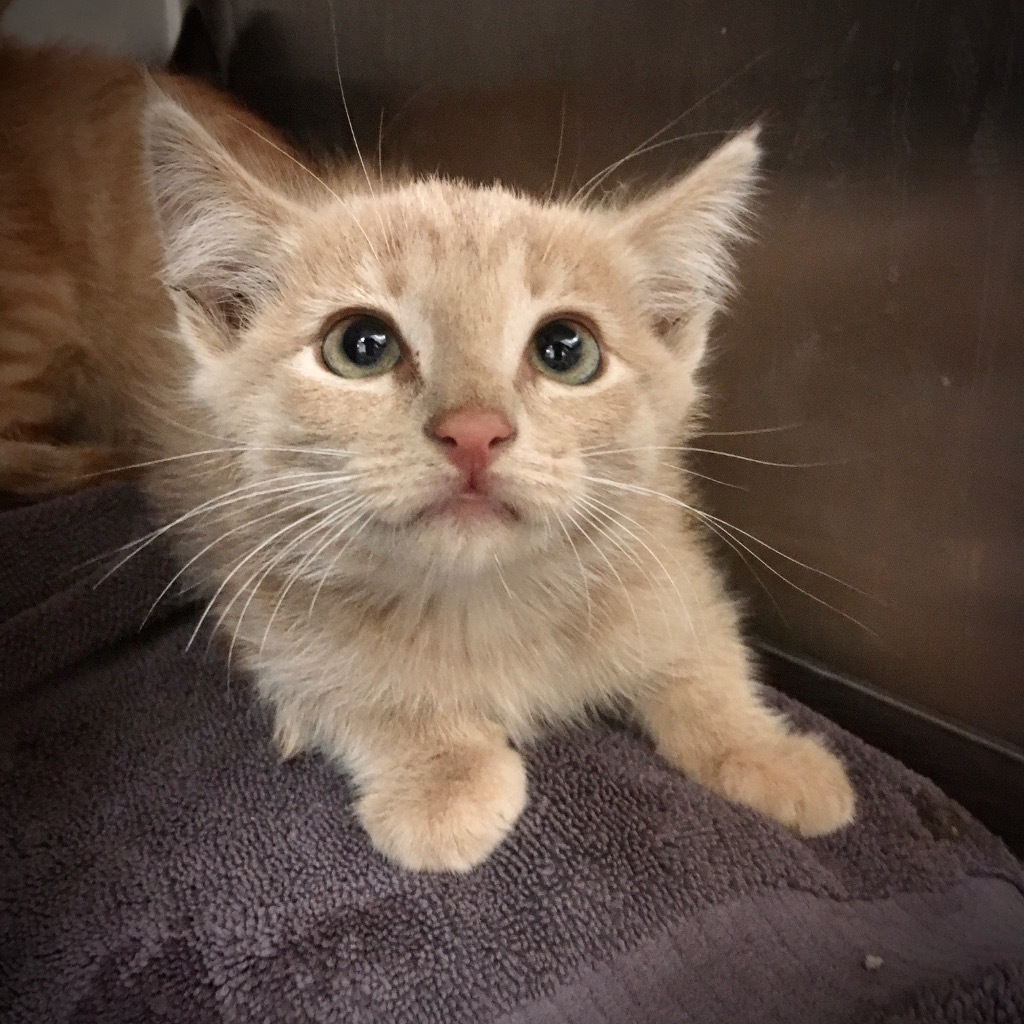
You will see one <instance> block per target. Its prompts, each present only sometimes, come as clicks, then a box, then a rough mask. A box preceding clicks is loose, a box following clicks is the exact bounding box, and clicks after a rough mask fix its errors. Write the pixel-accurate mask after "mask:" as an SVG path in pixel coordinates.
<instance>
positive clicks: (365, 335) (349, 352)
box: [341, 317, 391, 367]
mask: <svg viewBox="0 0 1024 1024" xmlns="http://www.w3.org/2000/svg"><path fill="white" fill-rule="evenodd" d="M390 341H391V331H390V328H389V327H388V326H387V324H385V323H383V322H382V321H380V320H377V319H375V318H373V317H360V318H359V319H358V320H353V321H352V323H351V324H350V325H349V326H348V327H347V328H346V329H345V333H344V334H343V335H342V339H341V347H342V349H343V350H344V352H345V355H346V356H348V358H349V359H350V360H351V361H352V363H353V365H355V366H360V367H367V366H374V365H376V364H377V363H379V362H380V360H381V358H382V357H383V356H384V353H385V352H386V351H387V347H388V344H389V342H390Z"/></svg>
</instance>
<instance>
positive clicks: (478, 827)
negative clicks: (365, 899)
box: [356, 744, 526, 872]
mask: <svg viewBox="0 0 1024 1024" xmlns="http://www.w3.org/2000/svg"><path fill="white" fill-rule="evenodd" d="M525 805H526V770H525V768H524V766H523V761H522V758H521V757H520V756H519V755H518V754H517V753H516V752H515V751H514V750H512V749H510V748H509V747H507V746H504V745H498V744H494V745H485V744H478V745H466V746H462V747H458V748H455V749H452V750H447V751H445V752H443V753H440V754H437V755H436V756H434V757H433V758H430V759H429V760H427V761H425V762H424V763H423V764H421V765H417V766H416V767H415V768H413V769H410V770H406V771H404V772H402V773H400V774H397V775H388V776H385V777H383V778H378V779H376V780H375V781H374V782H373V783H372V784H370V785H369V786H368V787H367V788H366V789H365V792H364V795H363V796H362V798H361V799H360V800H359V802H358V803H357V805H356V813H357V814H358V815H359V820H360V821H361V822H362V824H363V827H364V828H365V829H366V831H367V833H368V834H369V836H370V839H371V840H372V841H373V844H374V845H375V846H376V847H377V849H378V850H379V851H380V852H381V853H382V854H384V856H385V857H388V858H389V859H390V860H393V861H394V862H395V863H396V864H398V865H399V866H401V867H404V868H408V869H410V870H412V871H459V872H462V871H469V870H470V869H471V868H474V867H476V865H477V864H479V863H480V862H481V861H483V860H485V859H486V858H487V857H488V855H489V854H490V853H491V852H492V851H493V850H494V848H495V847H496V846H497V845H498V844H499V843H500V842H501V841H502V840H503V839H504V838H505V836H506V835H507V834H508V833H509V831H510V830H511V829H512V826H513V825H514V824H515V822H516V819H517V818H518V817H519V815H520V814H521V813H522V810H523V807H524V806H525Z"/></svg>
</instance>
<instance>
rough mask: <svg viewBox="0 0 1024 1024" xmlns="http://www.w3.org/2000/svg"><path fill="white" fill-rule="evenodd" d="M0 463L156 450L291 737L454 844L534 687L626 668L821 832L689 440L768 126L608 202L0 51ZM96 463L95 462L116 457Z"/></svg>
mask: <svg viewBox="0 0 1024 1024" xmlns="http://www.w3.org/2000/svg"><path fill="white" fill-rule="evenodd" d="M0 102H2V104H3V109H4V112H5V114H4V121H3V124H2V126H0V176H2V182H3V187H2V189H0V261H2V262H0V409H2V413H0V438H3V440H0V487H3V488H6V489H9V490H15V491H21V492H24V493H39V492H44V491H47V490H55V489H60V488H64V487H68V486H72V485H76V484H81V483H84V482H88V481H89V480H91V479H95V477H93V476H91V475H90V474H94V473H95V472H96V471H97V470H98V469H100V468H103V467H105V466H109V467H124V466H126V465H128V464H129V463H138V462H150V461H153V460H160V461H156V462H154V464H153V465H150V466H148V467H143V473H144V485H145V487H146V488H147V490H148V491H149V493H150V495H151V496H152V499H153V501H154V504H155V507H156V508H157V509H158V510H159V512H160V514H161V515H162V516H163V518H164V520H165V521H166V523H168V524H173V525H171V526H170V529H169V533H170V535H171V536H172V537H173V538H174V542H175V544H176V545H177V548H178V551H179V552H180V555H181V558H182V561H183V564H185V565H187V573H188V577H189V578H190V579H191V580H193V581H195V582H198V583H199V584H200V585H201V586H202V587H203V588H204V590H205V592H206V594H207V596H208V597H209V598H210V601H211V604H210V608H209V615H208V617H207V621H212V622H214V623H216V624H217V629H218V630H219V632H220V634H221V635H222V636H224V637H225V639H226V640H227V641H229V642H230V643H231V645H232V648H233V652H234V656H235V658H236V659H240V660H241V661H242V662H243V663H244V664H245V666H246V667H247V668H248V670H249V671H250V672H251V674H252V675H253V677H254V679H255V682H256V686H257V687H258V690H259V692H260V693H261V694H262V695H263V697H264V698H265V699H266V700H268V701H269V702H270V704H271V705H272V707H273V709H274V713H275V716H276V731H277V741H278V743H279V745H280V747H281V749H282V750H283V751H284V752H285V753H286V754H289V753H293V752H295V751H297V750H300V749H317V750H320V751H322V752H323V753H324V754H325V755H326V756H327V757H329V758H331V759H333V760H334V761H336V762H337V763H338V764H339V765H340V766H342V767H343V768H344V770H345V771H347V772H348V773H349V774H350V776H351V777H352V779H353V781H354V783H355V786H356V789H357V793H358V797H357V804H356V810H357V813H358V815H359V817H360V820H361V821H362V822H363V824H364V826H365V827H366V829H367V831H368V833H369V835H370V837H371V839H372V840H373V842H374V844H375V845H376V846H377V848H378V849H379V850H380V851H381V852H382V853H384V854H385V855H387V856H388V857H390V858H392V859H393V860H394V861H396V862H397V863H398V864H401V865H404V866H406V867H409V868H415V869H425V870H456V871H460V870H467V869H469V868H471V867H473V866H474V865H475V864H477V863H479V862H480V861H481V860H483V859H484V858H485V857H487V856H488V854H489V853H490V852H491V851H492V850H493V849H494V848H495V847H496V846H497V845H498V844H499V843H500V842H501V840H502V839H503V838H504V837H505V836H506V834H507V833H508V832H509V831H510V830H511V829H512V827H513V826H514V823H515V821H516V819H517V817H518V816H519V814H520V812H521V811H522V810H523V807H524V805H525V803H526V799H527V776H526V771H525V768H524V762H523V758H522V755H521V754H520V753H519V752H518V751H517V750H516V749H514V748H513V746H512V745H511V743H515V744H517V745H522V744H524V743H525V742H526V741H528V740H529V739H530V737H532V736H533V735H534V734H535V732H536V730H537V728H538V727H539V726H541V725H543V724H545V723H553V722H558V721H563V720H566V719H569V718H574V717H578V716H579V715H581V714H582V713H583V712H584V711H585V710H586V709H587V708H591V707H596V706H609V705H613V706H617V707H622V706H628V707H629V708H631V709H632V710H633V712H635V714H636V716H637V718H638V720H639V721H640V722H641V723H642V724H643V725H644V726H645V728H646V729H647V730H648V731H649V732H650V734H651V736H652V737H653V739H654V741H655V743H656V744H657V747H658V749H659V750H660V751H661V752H662V754H663V755H664V756H665V757H666V758H668V759H669V760H670V761H671V762H673V763H674V764H676V765H677V766H678V767H679V768H680V769H682V770H683V771H684V772H686V773H687V774H689V775H690V776H692V777H693V778H694V779H697V780H698V781H700V782H701V783H703V784H704V785H706V786H708V787H709V788H711V789H712V790H714V791H716V792H718V793H721V794H723V795H724V796H726V797H728V798H729V799H731V800H734V801H738V802H739V803H742V804H745V805H747V806H749V807H752V808H755V809H756V810H758V811H761V812H763V813H765V814H768V815H771V816H772V817H774V818H776V819H777V820H779V821H781V822H783V823H785V824H786V825H788V826H790V827H792V828H794V829H796V830H797V831H799V832H801V833H802V834H805V835H817V834H821V833H825V832H829V831H831V830H833V829H835V828H838V827H840V826H842V825H844V824H845V823H846V822H848V821H849V820H850V819H851V817H852V814H853V806H854V797H853V792H852V790H851V788H850V786H849V783H848V781H847V779H846V775H845V773H844V770H843V768H842V766H841V764H840V763H839V761H838V760H837V759H836V758H835V757H834V756H833V755H832V754H830V753H829V752H828V751H827V750H826V749H825V748H824V747H823V746H822V744H821V743H820V742H819V741H818V740H817V739H815V738H813V737H810V736H804V735H798V734H795V733H793V732H792V731H791V730H790V728H789V727H788V726H787V724H786V722H785V721H784V720H783V719H782V718H781V717H780V716H778V715H776V714H774V713H772V712H771V711H769V710H767V709H766V708H765V706H764V705H763V704H762V702H761V700H760V698H759V696H758V694H757V690H756V686H755V684H754V682H753V669H752V667H751V664H750V659H749V657H748V654H747V652H746V650H745V648H744V645H743V643H742V640H741V637H740V630H739V624H738V614H737V610H736V608H735V606H734V603H733V601H732V600H731V599H730V597H729V596H728V595H727V594H726V592H725V590H724V588H723V585H722V583H721V581H720V579H719V575H718V573H717V572H716V571H715V569H714V568H713V566H712V564H711V562H710V561H709V558H708V555H707V553H706V551H705V548H704V545H703V544H702V541H701V537H700V534H699V531H698V529H697V525H696V521H695V518H694V516H692V515H690V514H689V513H688V511H687V506H688V505H690V504H692V499H691V497H690V496H689V494H688V491H687V486H686V478H685V476H684V474H683V473H682V472H681V471H680V469H679V468H677V467H676V465H675V461H676V459H675V454H676V453H675V452H674V451H673V450H672V449H673V447H674V446H678V445H681V444H683V443H684V442H685V440H686V438H687V436H688V432H689V431H690V430H692V424H693V417H694V412H695V408H696V404H697V401H698V397H699V395H698V388H697V385H696V384H695V379H694V376H695V373H696V371H697V369H698V366H699V364H700V362H701V358H702V356H703V353H704V348H705V344H706V338H707V332H708V328H709V324H710V322H711V320H712V318H713V316H714V313H715V311H716V309H717V308H718V306H719V305H720V303H721V301H722V299H723V297H724V294H725V292H726V290H727V286H728V277H729V274H728V271H729V267H730V263H729V258H728V246H729V245H730V243H731V242H732V241H733V239H734V237H735V236H736V234H737V233H738V230H739V225H740V221H741V219H742V216H743V213H744V210H745V207H746V204H747V201H748V198H749V196H750V193H751V190H752V188H753V184H754V180H755V174H756V164H757V160H758V148H757V144H756V139H755V135H754V133H750V132H748V133H746V134H741V135H739V136H737V137H736V138H734V139H732V140H731V141H730V142H727V143H726V144H725V145H723V146H722V147H721V148H720V149H718V150H717V151H716V152H715V153H714V154H712V156H711V157H710V158H708V159H707V160H706V161H705V162H704V163H702V164H700V165H699V166H698V167H697V168H696V169H695V170H693V171H692V172H691V173H690V174H688V175H686V176H685V177H683V178H681V179H680V180H679V181H677V182H675V183H674V184H671V185H669V186H667V187H666V188H664V189H662V190H660V191H658V192H656V193H655V194H653V195H651V196H650V197H648V198H645V199H642V200H638V201H635V202H633V203H631V204H629V205H625V206H622V207H618V208H609V207H606V206H604V207H602V206H593V207H588V206H586V205H584V204H580V203H574V202H559V201H553V202H542V201H537V200H534V199H530V198H527V197H524V196H521V195H518V194H516V193H514V192H511V191H508V190H505V189H502V188H497V187H494V188H474V187H469V186H467V185H464V184H460V183H457V182H450V181H445V180H442V179H438V178H427V179H424V180H416V181H412V180H409V181H400V180H388V179H387V178H384V179H382V180H380V181H372V180H370V179H369V178H368V177H366V176H364V174H363V173H362V171H361V170H360V168H359V167H358V166H357V167H356V168H355V169H353V168H352V167H341V168H334V169H332V170H331V171H329V172H322V171H319V170H317V171H316V172H315V173H314V172H313V171H311V170H307V169H306V168H304V167H302V166H301V165H300V164H299V162H298V161H297V159H296V158H295V157H294V155H293V154H291V153H290V152H289V151H288V149H287V147H286V146H285V144H284V143H283V142H282V141H280V140H279V139H277V138H276V137H275V136H274V135H273V134H272V132H271V131H270V129H268V128H267V127H266V126H265V125H262V124H260V123H258V122H257V121H255V120H254V119H253V118H251V117H249V116H247V115H245V114H243V113H242V112H240V111H239V110H237V109H236V108H235V107H234V106H232V105H231V104H230V103H229V102H228V101H227V100H225V99H222V98H220V97H218V96H216V95H215V94H213V93H212V92H210V91H208V90H205V89H201V88H199V87H197V86H195V85H192V84H188V83H185V82H178V81H174V80H172V79H170V78H168V77H166V76H163V75H159V74H153V75H152V76H151V77H147V76H146V74H145V73H144V72H142V71H141V70H140V69H137V68H136V67H134V66H132V65H129V64H126V63H121V62H117V61H112V60H104V59H99V58H92V57H85V56H74V55H68V54H65V53H59V52H56V51H52V52H28V51H23V50H19V49H17V48H14V47H12V46H9V45H8V46H7V48H6V50H5V51H4V52H3V53H0ZM100 478H102V477H100Z"/></svg>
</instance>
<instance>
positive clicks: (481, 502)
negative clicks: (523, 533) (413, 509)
mask: <svg viewBox="0 0 1024 1024" xmlns="http://www.w3.org/2000/svg"><path fill="white" fill-rule="evenodd" d="M519 519H520V515H519V513H518V512H517V511H516V510H515V509H514V508H513V507H512V506H511V505H510V504H508V502H505V501H501V500H499V499H498V498H496V497H495V496H494V495H493V494H485V493H483V492H482V491H476V490H467V491H459V492H458V493H456V494H450V495H448V496H447V497H446V498H442V499H441V500H440V501H435V502H432V503H431V504H429V505H428V506H427V507H426V508H424V509H423V510H422V511H420V512H418V513H417V515H416V516H415V520H414V521H416V522H432V521H447V522H450V523H453V524H457V525H459V526H465V527H477V526H490V525H493V524H497V523H514V522H518V521H519Z"/></svg>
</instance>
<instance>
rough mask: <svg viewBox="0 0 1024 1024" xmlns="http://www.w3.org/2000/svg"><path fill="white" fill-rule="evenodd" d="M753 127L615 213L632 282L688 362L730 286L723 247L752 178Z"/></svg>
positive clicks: (739, 224)
mask: <svg viewBox="0 0 1024 1024" xmlns="http://www.w3.org/2000/svg"><path fill="white" fill-rule="evenodd" d="M757 136H758V129H757V128H752V129H748V130H747V131H745V132H743V133H742V134H740V135H737V136H736V137H735V138H733V139H730V140H729V141H728V142H726V143H725V144H724V145H722V146H720V147H719V148H718V149H717V150H715V152H714V153H712V154H711V156H709V157H708V158H707V159H706V160H704V161H703V162H702V163H700V164H699V165H698V166H697V167H696V168H694V169H693V170H692V171H691V172H690V173H689V174H687V175H685V176H684V177H683V178H681V179H679V180H678V181H676V182H674V183H673V184H671V185H668V186H667V187H665V188H663V189H661V190H659V191H658V192H656V193H654V194H653V195H652V196H650V197H648V198H646V199H642V200H639V201H638V202H636V203H634V204H633V205H632V206H630V207H629V208H628V209H627V210H626V211H625V212H624V214H623V222H622V230H623V231H624V232H625V236H626V243H627V247H628V248H629V249H630V250H631V251H632V252H633V254H634V256H635V259H636V264H635V265H636V268H637V285H638V288H639V291H640V294H641V297H642V299H643V301H644V302H645V303H646V305H647V307H648V309H649V311H650V316H651V319H652V322H653V323H654V324H655V326H656V328H657V329H658V330H659V332H660V333H661V334H662V335H663V336H664V338H665V340H666V342H667V343H668V344H670V345H671V346H672V347H673V348H676V349H678V350H679V351H680V353H681V354H682V355H683V356H684V357H685V358H686V359H688V360H692V361H693V362H694V364H695V365H696V363H697V362H699V360H700V358H701V356H702V355H703V351H704V346H705V342H706V337H707V330H708V327H709V326H710V323H711V319H712V317H713V316H714V314H715V312H716V310H717V309H719V307H720V306H721V304H722V302H723V300H724V299H725V297H726V295H727V294H728V292H729V289H730V287H731V285H732V269H733V260H732V256H731V254H730V246H731V244H732V243H733V242H735V241H736V240H737V239H740V238H742V237H743V235H744V229H743V224H744V219H745V217H746V214H747V210H748V204H749V201H750V198H751V196H752V194H753V192H754V189H755V187H756V184H757V168H758V161H759V159H760V155H761V151H760V147H759V146H758V144H757Z"/></svg>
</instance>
